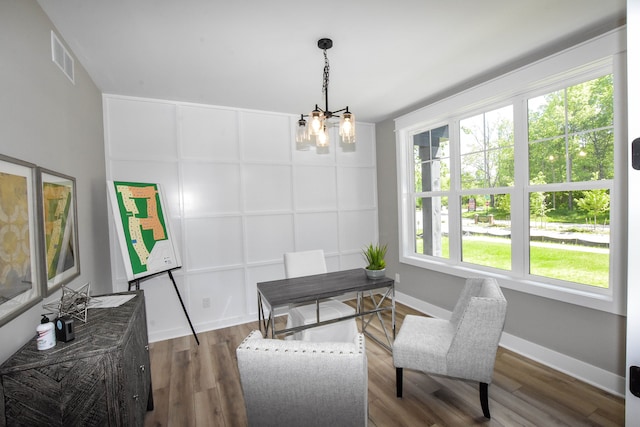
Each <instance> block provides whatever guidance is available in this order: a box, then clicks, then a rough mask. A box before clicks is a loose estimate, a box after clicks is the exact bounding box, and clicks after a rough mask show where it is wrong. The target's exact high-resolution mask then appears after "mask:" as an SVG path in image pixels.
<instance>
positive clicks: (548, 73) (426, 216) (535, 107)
mask: <svg viewBox="0 0 640 427" xmlns="http://www.w3.org/2000/svg"><path fill="white" fill-rule="evenodd" d="M584 48H585V49H587V47H586V46H585V47H584ZM574 56H575V55H574ZM615 58H616V57H615V55H612V56H609V57H607V59H605V60H603V59H599V60H597V61H592V62H590V63H584V62H583V63H579V62H576V63H575V64H573V65H572V66H569V64H570V63H571V61H569V60H567V61H566V66H565V67H560V66H558V64H557V63H556V64H554V65H547V64H545V63H544V61H542V62H540V63H537V64H534V65H532V66H530V67H529V68H527V69H526V71H525V72H523V74H522V75H526V76H527V78H528V79H529V80H527V79H524V78H518V77H516V76H517V75H518V73H517V72H516V73H514V74H511V75H508V76H504V77H503V78H498V79H496V80H494V81H492V82H490V83H489V84H486V85H483V86H481V87H478V88H474V89H472V90H470V91H466V92H463V93H461V94H459V95H455V96H454V97H452V98H449V99H447V100H445V101H442V102H440V103H437V104H434V105H432V106H429V107H426V108H425V109H423V110H419V111H418V112H414V113H410V114H409V115H407V116H404V117H402V118H399V119H397V120H396V128H397V138H398V156H399V165H401V167H400V168H399V180H400V183H401V184H400V187H399V188H400V191H401V197H400V200H401V212H400V227H401V231H402V232H401V234H400V235H401V248H400V261H401V262H405V263H409V264H413V265H417V266H423V267H426V268H431V269H435V270H439V271H443V272H447V273H451V274H456V275H460V276H467V277H468V276H471V275H474V274H484V275H493V276H495V277H498V278H501V279H502V280H503V281H502V284H506V285H507V286H508V287H512V288H514V289H518V290H524V291H527V292H531V293H537V294H539V295H542V296H551V297H554V298H557V299H561V300H566V301H568V302H573V303H576V302H577V303H580V304H583V305H587V306H592V307H594V308H599V309H603V310H608V311H612V312H616V311H617V310H618V308H616V307H617V306H620V304H619V301H620V297H619V293H618V294H616V293H615V292H614V291H615V283H616V282H617V278H618V275H619V274H620V273H619V270H620V269H619V268H618V269H616V268H615V266H619V265H620V264H619V262H618V261H617V260H618V259H619V257H620V256H621V254H622V255H623V254H624V252H623V251H622V250H623V249H624V248H621V247H618V248H616V246H615V245H613V244H612V242H614V241H615V239H614V238H613V237H612V236H615V235H616V233H617V234H618V235H621V234H620V233H624V230H623V227H624V226H625V224H621V223H620V218H624V216H623V215H622V214H621V210H622V209H621V206H620V203H619V202H616V200H617V199H616V194H622V188H621V186H622V185H623V183H620V182H618V181H617V177H616V176H615V174H614V171H615V170H616V169H617V168H616V162H621V160H620V157H623V156H620V155H619V154H620V148H618V149H617V150H618V154H616V147H617V146H619V145H620V143H618V142H617V141H618V140H619V137H620V136H621V134H622V133H621V132H620V131H619V129H618V128H617V127H616V126H618V127H619V126H620V123H621V120H620V117H618V115H619V114H620V112H619V111H618V108H616V105H617V103H616V96H615V94H616V90H617V87H616V85H617V84H618V82H619V81H621V80H620V79H619V77H618V75H619V74H622V71H621V70H622V68H621V67H618V65H617V64H618V62H616V60H615ZM552 71H553V72H552ZM531 76H537V77H535V78H533V79H532V77H531ZM500 91H502V93H504V95H500ZM496 92H498V93H496ZM618 102H619V101H618ZM616 144H617V145H616ZM402 165H406V167H403V166H402ZM616 304H617V306H616Z"/></svg>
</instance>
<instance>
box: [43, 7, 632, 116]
mask: <svg viewBox="0 0 640 427" xmlns="http://www.w3.org/2000/svg"><path fill="white" fill-rule="evenodd" d="M38 2H39V4H40V6H41V7H42V8H43V9H44V11H45V13H46V14H47V15H48V16H49V18H50V19H51V21H52V22H53V23H54V25H55V26H56V28H57V30H58V32H59V33H60V35H62V37H63V38H64V40H65V41H66V43H67V44H68V46H69V47H70V48H71V50H72V51H73V53H74V54H75V56H76V57H77V59H78V60H79V61H80V62H81V63H82V65H83V66H84V68H85V69H86V70H87V71H88V73H89V75H90V76H91V78H92V79H93V81H94V82H95V83H96V85H97V86H98V88H99V89H100V90H101V91H102V92H103V93H108V94H121V95H129V96H140V97H146V98H158V99H167V100H176V101H185V102H194V103H203V104H211V105H222V106H229V107H239V108H248V109H258V110H267V111H274V112H282V113H293V114H300V113H308V112H309V111H310V110H311V109H312V108H313V107H314V105H315V104H316V103H317V104H320V106H321V107H323V104H324V97H323V95H322V71H323V67H324V58H323V55H322V50H321V49H319V48H318V47H317V44H316V43H317V40H318V39H320V38H322V37H329V38H331V39H333V41H334V45H333V48H332V49H330V50H328V51H327V52H328V56H329V62H330V66H331V72H330V77H331V78H330V83H329V109H330V110H337V109H340V108H343V107H345V106H349V109H350V110H351V111H352V112H353V113H354V114H355V115H356V119H357V120H361V121H366V122H378V121H380V120H384V119H387V118H389V117H395V116H397V115H399V114H400V113H402V112H406V111H408V109H410V108H412V107H414V106H416V105H419V104H423V103H424V102H426V101H428V100H433V99H436V98H438V97H441V96H443V95H445V94H447V93H448V92H450V91H451V90H454V89H456V88H460V87H463V86H465V85H469V84H471V83H473V82H478V81H480V80H482V79H486V78H487V77H490V76H492V75H494V74H495V73H497V72H500V71H505V70H507V69H509V68H513V67H514V66H516V65H522V64H523V61H525V60H526V61H529V60H531V58H536V57H539V56H541V55H543V54H548V53H549V52H551V51H554V50H557V49H559V48H562V47H566V46H568V45H570V44H572V43H575V42H576V41H581V40H584V39H585V38H588V37H591V36H594V35H597V34H599V33H601V32H603V31H605V30H609V29H612V28H614V27H615V26H618V25H620V24H623V23H624V22H625V15H626V13H625V12H626V0H606V1H603V0H519V1H514V0H448V1H443V0H393V1H391V0H377V1H376V0H342V1H336V0H323V1H322V2H317V3H316V4H315V6H312V3H311V2H304V1H299V0H271V1H266V0H227V1H220V0H180V1H176V0H135V1H131V0H109V1H102V0H38Z"/></svg>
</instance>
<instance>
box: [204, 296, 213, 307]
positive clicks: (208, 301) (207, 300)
mask: <svg viewBox="0 0 640 427" xmlns="http://www.w3.org/2000/svg"><path fill="white" fill-rule="evenodd" d="M209 307H211V298H202V308H209Z"/></svg>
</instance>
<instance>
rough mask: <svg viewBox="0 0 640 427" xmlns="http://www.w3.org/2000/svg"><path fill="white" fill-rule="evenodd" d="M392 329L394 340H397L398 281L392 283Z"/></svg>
mask: <svg viewBox="0 0 640 427" xmlns="http://www.w3.org/2000/svg"><path fill="white" fill-rule="evenodd" d="M391 329H392V330H393V340H394V341H395V340H396V282H395V281H394V282H393V284H392V285H391Z"/></svg>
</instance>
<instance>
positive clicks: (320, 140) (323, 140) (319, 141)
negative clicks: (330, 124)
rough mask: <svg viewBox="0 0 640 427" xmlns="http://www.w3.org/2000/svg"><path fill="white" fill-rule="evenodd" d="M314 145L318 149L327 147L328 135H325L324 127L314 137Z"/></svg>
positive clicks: (325, 129)
mask: <svg viewBox="0 0 640 427" xmlns="http://www.w3.org/2000/svg"><path fill="white" fill-rule="evenodd" d="M316 145H317V146H318V147H326V146H328V145H329V135H328V134H327V128H326V126H324V127H323V128H322V130H321V131H320V133H318V135H317V136H316Z"/></svg>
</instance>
